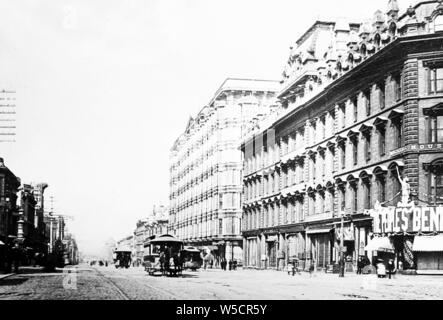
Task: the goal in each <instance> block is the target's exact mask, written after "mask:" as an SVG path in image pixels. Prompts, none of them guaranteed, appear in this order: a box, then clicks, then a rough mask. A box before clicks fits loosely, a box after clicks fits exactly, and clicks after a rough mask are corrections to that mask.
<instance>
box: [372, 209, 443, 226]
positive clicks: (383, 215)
mask: <svg viewBox="0 0 443 320" xmlns="http://www.w3.org/2000/svg"><path fill="white" fill-rule="evenodd" d="M370 214H371V216H372V218H373V219H374V233H397V232H442V231H443V207H441V206H440V207H414V206H412V207H378V208H377V209H373V210H370Z"/></svg>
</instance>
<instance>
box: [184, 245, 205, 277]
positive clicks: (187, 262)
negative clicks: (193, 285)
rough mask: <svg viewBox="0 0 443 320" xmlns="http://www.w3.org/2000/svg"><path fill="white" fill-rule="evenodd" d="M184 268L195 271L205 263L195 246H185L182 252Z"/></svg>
mask: <svg viewBox="0 0 443 320" xmlns="http://www.w3.org/2000/svg"><path fill="white" fill-rule="evenodd" d="M180 258H181V262H182V267H183V269H190V270H192V271H195V270H197V269H200V268H201V267H202V265H203V258H202V255H201V252H200V250H199V249H197V248H195V247H184V248H183V250H182V251H181V252H180Z"/></svg>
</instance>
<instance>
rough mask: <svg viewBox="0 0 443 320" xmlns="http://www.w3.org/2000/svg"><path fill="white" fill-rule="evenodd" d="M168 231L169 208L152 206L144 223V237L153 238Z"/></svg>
mask: <svg viewBox="0 0 443 320" xmlns="http://www.w3.org/2000/svg"><path fill="white" fill-rule="evenodd" d="M168 232H169V208H168V207H167V206H163V205H159V206H154V208H153V210H152V214H150V215H149V216H148V219H147V222H146V225H145V235H146V238H145V239H154V238H155V237H159V236H161V235H164V234H167V233H168Z"/></svg>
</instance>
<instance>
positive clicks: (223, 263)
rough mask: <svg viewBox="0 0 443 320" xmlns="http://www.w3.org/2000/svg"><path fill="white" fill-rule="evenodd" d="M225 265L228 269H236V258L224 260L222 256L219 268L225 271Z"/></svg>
mask: <svg viewBox="0 0 443 320" xmlns="http://www.w3.org/2000/svg"><path fill="white" fill-rule="evenodd" d="M227 266H228V267H229V270H237V260H234V261H232V260H229V261H226V259H225V258H222V259H221V261H220V267H221V269H222V270H225V271H226V267H227Z"/></svg>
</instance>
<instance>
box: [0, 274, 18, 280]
mask: <svg viewBox="0 0 443 320" xmlns="http://www.w3.org/2000/svg"><path fill="white" fill-rule="evenodd" d="M14 274H15V273H7V274H0V280H2V279H6V278H9V277H10V276H13V275H14Z"/></svg>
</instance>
